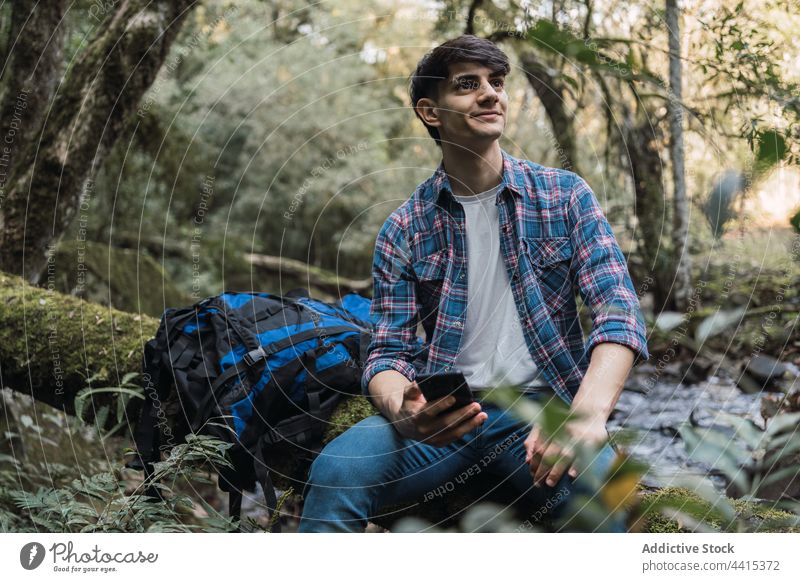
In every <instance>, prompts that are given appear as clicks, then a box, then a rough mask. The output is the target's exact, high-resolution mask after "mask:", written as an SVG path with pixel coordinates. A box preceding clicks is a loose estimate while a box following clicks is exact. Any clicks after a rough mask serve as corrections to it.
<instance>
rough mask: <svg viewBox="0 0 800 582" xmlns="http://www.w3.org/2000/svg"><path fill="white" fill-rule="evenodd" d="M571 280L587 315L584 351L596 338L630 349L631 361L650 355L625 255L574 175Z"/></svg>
mask: <svg viewBox="0 0 800 582" xmlns="http://www.w3.org/2000/svg"><path fill="white" fill-rule="evenodd" d="M568 213H569V221H570V228H571V235H570V236H571V242H572V245H573V249H574V251H573V253H574V257H573V264H572V266H573V276H574V282H575V284H576V286H577V288H578V292H579V293H580V295H581V298H582V299H583V302H584V304H585V305H586V306H588V308H589V310H590V313H591V317H592V330H591V332H590V334H589V337H588V339H587V342H586V354H587V357H589V356H590V355H591V352H592V350H593V349H594V348H595V346H597V345H598V344H600V343H603V342H613V343H617V344H622V345H624V346H627V347H629V348H630V349H632V350H633V351H634V352H635V354H636V357H635V359H634V365H637V364H640V363H641V362H644V361H646V360H647V359H648V358H649V357H650V353H649V352H648V350H647V333H646V327H645V321H644V316H643V314H642V310H641V306H640V305H639V298H638V297H637V295H636V291H635V289H634V287H633V283H632V281H631V277H630V273H629V272H628V266H627V263H626V262H625V256H624V255H623V254H622V250H621V249H620V247H619V244H618V243H617V240H616V238H615V237H614V233H613V232H612V231H611V225H610V224H609V223H608V221H607V220H606V217H605V215H604V214H603V211H602V209H601V208H600V204H599V202H598V201H597V198H596V197H595V195H594V193H593V192H592V190H591V188H590V187H589V185H588V184H587V183H586V181H584V180H583V179H582V178H580V177H577V176H576V181H575V184H574V186H573V188H572V191H571V195H570V200H569V208H568Z"/></svg>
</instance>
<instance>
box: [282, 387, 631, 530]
mask: <svg viewBox="0 0 800 582" xmlns="http://www.w3.org/2000/svg"><path fill="white" fill-rule="evenodd" d="M548 394H552V392H549V393H548ZM540 396H541V394H537V395H531V396H529V397H534V398H536V397H540ZM481 407H482V410H483V412H486V413H487V415H488V418H487V419H486V420H485V421H484V422H483V424H481V425H480V426H479V427H477V428H475V429H473V430H471V431H470V432H468V433H466V434H465V435H463V436H462V437H461V438H460V439H458V440H456V441H454V442H453V443H451V444H449V445H448V446H445V447H434V446H432V445H429V444H425V443H422V442H419V441H415V440H413V439H407V438H404V437H403V436H401V435H400V434H399V433H398V432H397V430H395V428H394V427H393V426H392V424H391V423H390V422H389V421H388V420H387V419H386V418H385V417H384V416H382V415H375V416H370V417H368V418H365V419H364V420H362V421H361V422H359V423H357V424H355V425H353V426H352V427H350V428H349V429H348V430H346V431H345V432H344V433H342V434H341V435H339V436H338V437H336V438H335V439H333V440H332V441H331V442H329V443H328V444H327V446H326V447H325V448H324V449H323V450H322V451H321V452H320V454H319V456H318V457H317V458H316V460H315V461H314V463H313V464H312V466H311V470H310V474H309V478H308V483H307V484H306V489H305V495H304V497H305V503H304V507H303V515H302V518H301V521H300V527H299V530H298V531H300V532H350V531H364V528H365V527H366V525H367V521H368V520H370V519H371V518H374V517H376V516H377V515H379V511H380V510H381V508H384V507H390V506H394V505H400V504H412V503H415V502H417V501H420V500H422V499H423V497H424V498H425V499H426V500H427V499H428V497H432V492H433V491H437V488H438V491H439V492H446V491H452V490H453V485H454V483H455V482H454V479H455V478H457V477H461V480H460V482H462V483H464V485H462V486H466V487H469V480H468V475H467V473H464V472H465V471H467V472H469V471H470V468H472V469H473V472H474V471H476V470H477V471H478V472H481V471H484V470H485V471H488V472H490V473H491V474H493V475H496V476H497V478H498V481H501V480H508V481H509V482H510V483H511V484H512V485H513V487H514V489H516V490H517V491H518V492H519V493H520V494H521V495H524V496H525V497H526V498H527V499H526V500H530V501H532V503H533V506H536V507H540V508H545V507H547V511H542V512H541V513H544V514H546V515H547V516H548V517H557V516H558V515H559V514H560V511H561V509H563V504H564V502H565V500H566V499H567V498H568V497H569V495H570V494H572V493H575V492H576V491H577V490H578V489H579V487H580V483H581V479H580V478H579V479H577V480H575V479H573V478H572V477H570V476H569V475H567V473H566V472H565V473H564V475H563V476H562V477H561V479H560V481H559V482H558V483H556V484H555V485H554V486H552V487H549V486H547V485H545V484H542V485H541V486H539V487H534V485H533V478H532V477H531V474H530V469H529V466H528V464H527V463H525V447H524V444H523V443H524V442H525V439H526V438H527V437H528V435H529V434H530V431H531V426H532V425H526V424H525V423H523V422H521V421H520V420H519V419H518V418H516V417H514V416H512V414H511V413H510V412H508V411H506V410H504V409H502V408H499V407H498V406H496V405H494V404H492V403H490V402H485V401H484V402H481ZM614 456H615V452H614V450H613V448H612V447H611V446H610V445H609V444H606V445H605V446H604V447H603V449H601V452H600V454H599V455H597V456H596V457H595V458H594V461H593V462H592V465H591V466H590V470H592V471H599V473H598V475H605V474H606V472H607V471H608V469H609V467H610V465H611V463H612V461H613V459H614ZM465 477H467V478H466V479H465ZM443 485H446V487H442V486H443ZM581 493H590V492H588V491H581ZM421 517H423V518H424V515H422V516H421ZM611 529H612V530H613V531H624V524H621V523H617V524H615V525H613V526H612V528H611Z"/></svg>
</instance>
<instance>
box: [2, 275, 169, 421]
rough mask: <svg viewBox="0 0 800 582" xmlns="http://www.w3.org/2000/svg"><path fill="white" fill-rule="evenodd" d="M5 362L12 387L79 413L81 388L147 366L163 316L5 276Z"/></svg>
mask: <svg viewBox="0 0 800 582" xmlns="http://www.w3.org/2000/svg"><path fill="white" fill-rule="evenodd" d="M0 305H2V309H0V362H2V363H3V379H4V383H5V385H6V386H8V387H10V388H12V389H13V390H16V391H19V392H25V393H27V394H31V395H32V396H33V397H34V398H35V399H36V400H40V401H42V402H45V403H47V404H50V405H52V406H56V407H57V408H62V407H63V408H64V409H65V411H66V412H68V413H70V414H72V413H74V408H73V400H74V397H75V394H76V393H77V392H78V391H79V390H81V389H83V388H85V387H86V385H87V384H86V379H87V378H89V377H92V376H95V380H94V382H93V385H94V386H98V387H99V386H116V385H119V383H120V381H121V379H122V377H123V376H124V375H125V374H127V373H129V372H141V358H142V350H143V346H144V343H145V342H146V341H147V340H149V339H150V338H151V337H152V336H153V335H154V334H155V332H156V329H157V328H158V320H156V319H154V318H151V317H148V316H146V315H138V314H134V313H126V312H123V311H118V310H116V309H112V308H108V307H103V306H101V305H95V304H92V303H89V302H87V301H84V300H83V299H79V298H77V297H73V296H70V295H64V294H61V293H58V292H57V291H53V290H50V289H43V288H40V287H34V286H31V285H30V284H29V283H27V282H26V281H24V280H23V279H22V278H20V277H16V276H12V275H7V274H0Z"/></svg>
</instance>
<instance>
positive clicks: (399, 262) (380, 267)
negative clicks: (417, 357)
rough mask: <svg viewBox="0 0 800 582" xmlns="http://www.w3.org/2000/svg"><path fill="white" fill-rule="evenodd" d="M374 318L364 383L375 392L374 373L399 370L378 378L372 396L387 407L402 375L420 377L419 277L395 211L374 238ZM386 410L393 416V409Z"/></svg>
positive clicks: (367, 390) (366, 390) (365, 391)
mask: <svg viewBox="0 0 800 582" xmlns="http://www.w3.org/2000/svg"><path fill="white" fill-rule="evenodd" d="M370 318H371V319H372V321H373V323H374V330H373V335H372V340H371V341H370V344H369V348H368V350H367V351H368V356H367V361H366V362H365V364H364V372H363V374H362V377H361V389H362V392H363V394H364V395H365V396H373V393H372V391H371V390H370V385H371V384H373V383H372V379H373V378H374V377H376V376H377V375H378V374H379V373H381V372H384V371H394V372H395V374H381V378H380V379H379V380H378V381H377V382H376V383H374V384H375V385H376V386H380V387H381V390H380V392H381V395H378V397H375V398H373V400H374V402H375V405H376V406H378V408H379V409H380V410H381V412H384V410H383V409H382V408H381V406H382V405H384V404H389V403H391V402H392V398H391V397H390V396H386V395H384V394H383V393H384V392H386V391H387V390H389V389H391V388H392V387H394V388H395V390H397V389H398V385H399V384H400V382H401V380H400V377H402V378H405V380H406V382H405V383H406V384H408V383H409V382H412V381H413V380H414V378H415V377H416V370H415V369H414V366H413V365H412V364H411V362H412V361H413V359H414V353H413V350H414V349H415V342H414V339H415V335H416V328H417V320H418V315H417V296H416V285H415V277H414V274H413V271H412V269H411V251H410V250H409V247H408V240H407V239H406V235H405V232H403V229H402V225H401V224H400V223H399V220H398V219H397V218H396V217H395V215H394V214H392V215H391V216H389V218H387V219H386V222H384V224H383V226H382V227H381V229H380V231H379V232H378V236H377V238H376V240H375V255H374V258H373V261H372V303H371V305H370ZM384 378H389V380H388V384H385V387H384V383H385V382H387V381H386V380H385V379H384ZM389 391H391V390H389ZM400 395H401V396H402V390H401V391H400ZM396 398H397V397H395V399H396ZM387 412H388V411H387ZM386 416H387V418H389V415H388V414H386Z"/></svg>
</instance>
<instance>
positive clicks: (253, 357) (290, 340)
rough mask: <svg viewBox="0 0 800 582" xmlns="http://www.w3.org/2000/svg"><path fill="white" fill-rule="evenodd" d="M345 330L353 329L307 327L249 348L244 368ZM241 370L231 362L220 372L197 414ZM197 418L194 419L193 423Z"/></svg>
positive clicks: (343, 326)
mask: <svg viewBox="0 0 800 582" xmlns="http://www.w3.org/2000/svg"><path fill="white" fill-rule="evenodd" d="M346 331H353V328H352V327H350V326H346V325H337V326H333V327H315V328H313V329H308V330H305V331H301V332H299V333H296V334H294V335H290V336H289V337H286V338H283V339H281V340H278V341H276V342H272V343H271V344H268V345H267V346H257V348H256V349H254V350H250V351H249V352H247V353H246V354H245V356H244V358H243V361H244V363H245V364H247V368H245V370H249V369H251V368H252V367H253V366H255V364H257V363H258V362H260V361H261V360H265V359H266V358H268V357H269V356H271V355H272V354H274V353H276V352H279V351H281V350H285V349H286V348H289V347H291V346H293V345H294V344H297V343H302V342H304V341H306V340H309V339H313V338H315V337H319V336H321V335H336V334H339V333H344V332H346ZM241 372H242V368H241V367H240V366H238V365H237V364H233V365H232V366H230V367H229V368H228V369H227V370H225V371H224V372H223V373H222V374H220V375H219V376H218V377H217V379H216V380H215V381H214V383H213V384H212V385H211V390H209V391H208V392H207V393H206V395H205V397H204V398H203V402H202V403H201V404H200V406H199V407H198V410H199V411H200V412H199V414H200V415H203V414H205V411H206V409H207V407H208V405H209V403H210V401H211V399H212V398H213V399H214V400H219V397H220V396H221V394H220V393H219V391H220V389H221V388H222V387H224V386H225V383H226V382H227V381H228V380H230V379H231V378H233V377H234V376H237V375H238V374H240V373H241ZM196 422H197V419H195V423H196Z"/></svg>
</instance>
